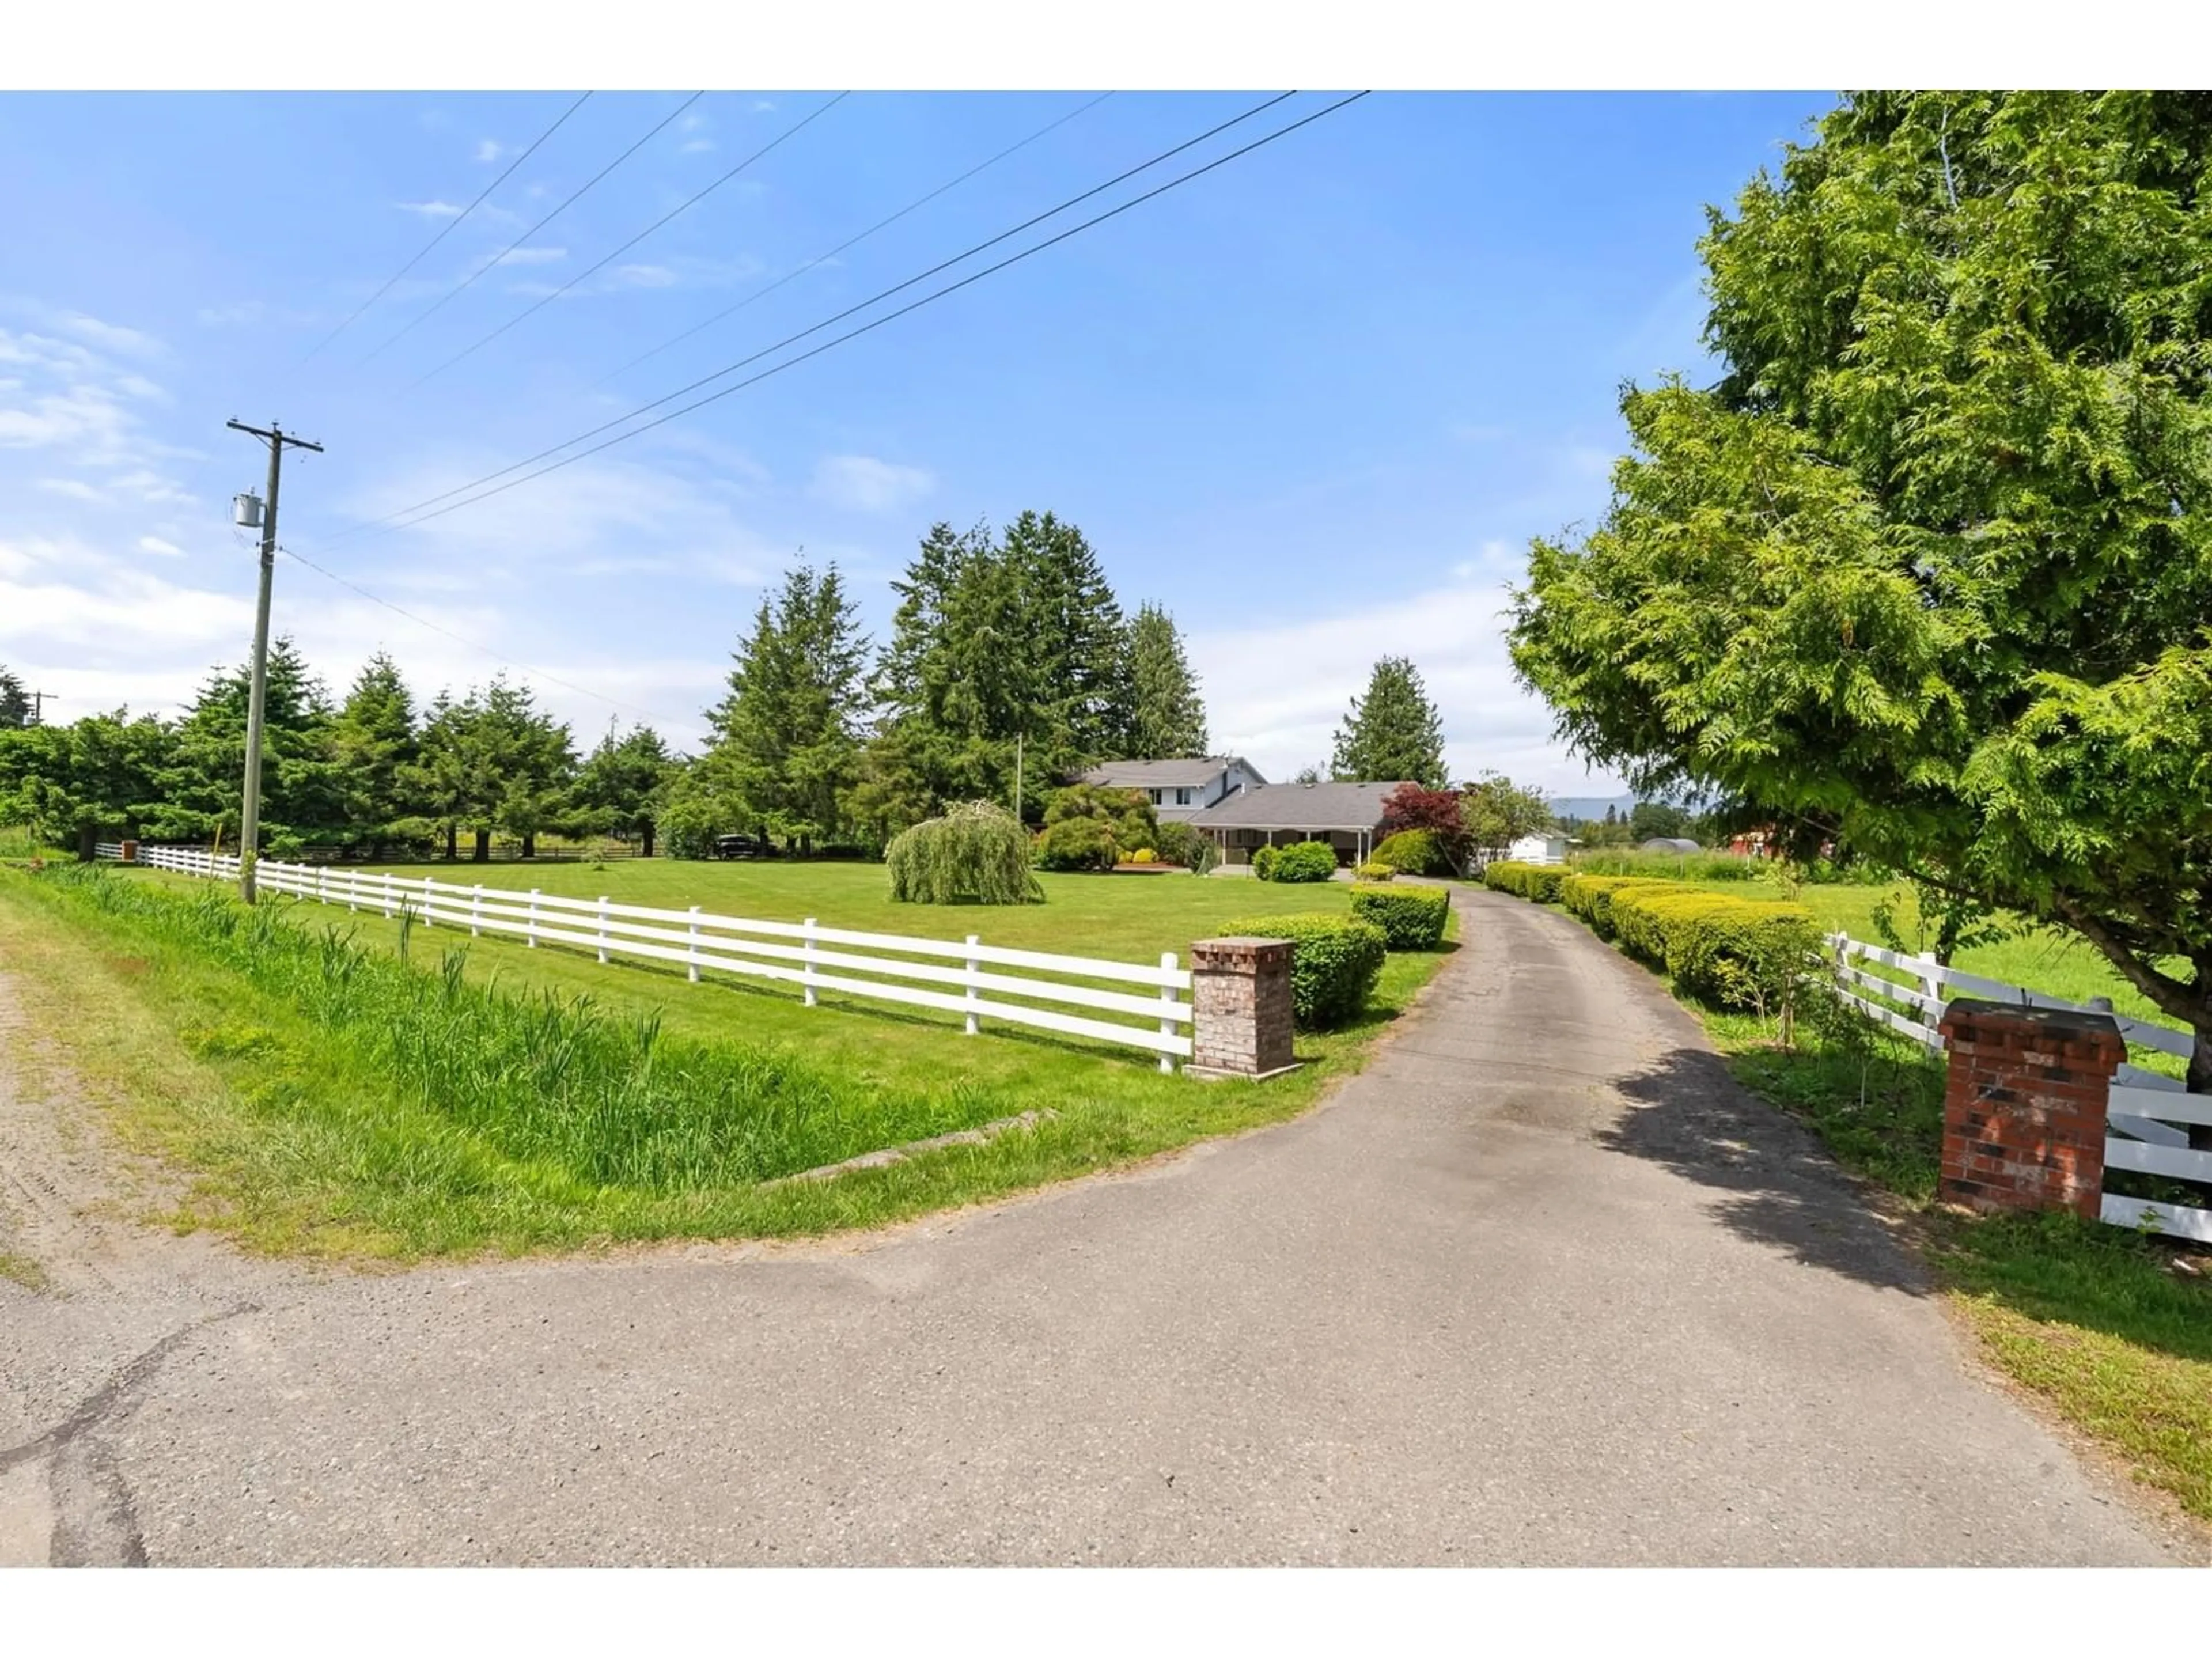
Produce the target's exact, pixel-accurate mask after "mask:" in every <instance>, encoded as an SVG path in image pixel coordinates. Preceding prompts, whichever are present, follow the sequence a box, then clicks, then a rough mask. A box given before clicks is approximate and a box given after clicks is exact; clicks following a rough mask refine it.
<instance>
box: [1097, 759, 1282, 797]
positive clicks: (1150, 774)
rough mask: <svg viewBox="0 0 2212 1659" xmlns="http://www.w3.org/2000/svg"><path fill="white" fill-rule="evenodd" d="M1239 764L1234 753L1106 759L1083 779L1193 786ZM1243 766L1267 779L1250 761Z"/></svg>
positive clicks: (1123, 785) (1127, 785)
mask: <svg viewBox="0 0 2212 1659" xmlns="http://www.w3.org/2000/svg"><path fill="white" fill-rule="evenodd" d="M1236 764H1237V757H1236V756H1234V755H1214V756H1210V757H1207V758H1206V759H1203V760H1115V761H1105V762H1103V763H1100V764H1099V765H1097V766H1094V767H1092V768H1091V769H1090V770H1089V771H1088V772H1085V774H1084V775H1083V781H1084V782H1085V783H1095V784H1103V785H1104V786H1106V787H1109V788H1114V789H1175V788H1193V787H1196V786H1198V785H1200V784H1205V783H1211V782H1212V781H1214V779H1216V778H1218V777H1219V776H1220V775H1221V774H1222V772H1223V770H1224V769H1226V768H1228V767H1231V766H1234V765H1236ZM1244 769H1245V770H1246V771H1248V772H1251V773H1252V775H1253V776H1254V777H1255V778H1256V779H1259V781H1261V782H1262V783H1265V782H1266V781H1267V780H1266V779H1265V778H1261V777H1260V775H1259V774H1258V773H1257V772H1256V771H1253V769H1252V764H1251V763H1250V762H1249V761H1247V762H1245V763H1244Z"/></svg>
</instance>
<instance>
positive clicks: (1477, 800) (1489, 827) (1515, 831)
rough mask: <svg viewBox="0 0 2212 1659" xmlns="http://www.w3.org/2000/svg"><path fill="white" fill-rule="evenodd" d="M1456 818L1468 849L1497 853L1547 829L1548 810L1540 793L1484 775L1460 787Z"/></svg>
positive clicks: (1492, 774)
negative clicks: (1463, 829)
mask: <svg viewBox="0 0 2212 1659" xmlns="http://www.w3.org/2000/svg"><path fill="white" fill-rule="evenodd" d="M1459 818H1460V823H1461V824H1462V826H1463V827H1464V828H1465V829H1466V830H1467V838H1468V843H1469V844H1470V845H1472V846H1474V847H1475V848H1479V849H1480V850H1481V851H1483V852H1485V853H1497V852H1502V851H1504V849H1505V848H1509V847H1510V846H1512V845H1513V843H1514V842H1516V841H1518V840H1520V839H1521V837H1522V836H1533V835H1536V834H1538V833H1540V832H1541V831H1543V830H1546V829H1550V828H1551V827H1552V806H1551V803H1550V802H1549V801H1547V799H1545V798H1544V793H1543V792H1542V791H1541V790H1540V789H1530V788H1526V787H1522V785H1520V784H1517V783H1516V782H1514V781H1513V780H1512V779H1510V778H1509V777H1507V776H1506V775H1504V773H1503V772H1496V771H1492V772H1485V773H1484V774H1483V775H1481V776H1480V777H1479V778H1474V779H1472V780H1470V781H1468V782H1466V783H1463V784H1462V785H1461V786H1460V791H1459Z"/></svg>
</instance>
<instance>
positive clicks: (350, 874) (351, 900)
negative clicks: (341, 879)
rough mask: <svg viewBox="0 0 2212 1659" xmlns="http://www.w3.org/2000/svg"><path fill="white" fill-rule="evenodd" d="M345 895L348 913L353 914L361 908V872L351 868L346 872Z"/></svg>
mask: <svg viewBox="0 0 2212 1659" xmlns="http://www.w3.org/2000/svg"><path fill="white" fill-rule="evenodd" d="M345 895H346V914H347V915H352V914H353V913H354V912H355V911H356V910H358V909H360V908H361V872H359V871H357V870H349V871H347V872H345Z"/></svg>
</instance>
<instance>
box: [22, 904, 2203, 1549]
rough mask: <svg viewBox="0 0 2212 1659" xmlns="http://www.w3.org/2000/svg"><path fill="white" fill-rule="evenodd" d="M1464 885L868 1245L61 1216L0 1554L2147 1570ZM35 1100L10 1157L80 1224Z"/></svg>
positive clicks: (1798, 1170) (1658, 1036) (1715, 1094)
mask: <svg viewBox="0 0 2212 1659" xmlns="http://www.w3.org/2000/svg"><path fill="white" fill-rule="evenodd" d="M1459 898H1460V902H1461V904H1462V920H1463V922H1464V926H1465V936H1466V939H1467V944H1466V946H1465V948H1464V949H1463V950H1462V951H1461V952H1460V953H1459V954H1458V956H1457V957H1455V960H1454V961H1453V963H1451V964H1450V965H1449V968H1448V969H1446V970H1445V972H1444V973H1443V975H1442V976H1441V977H1440V978H1439V980H1438V981H1437V983H1436V984H1435V986H1434V987H1432V988H1431V993H1430V994H1429V995H1428V997H1427V998H1426V999H1425V1001H1424V1003H1423V1006H1421V1008H1420V1009H1419V1012H1418V1013H1417V1014H1415V1015H1414V1016H1413V1017H1412V1018H1409V1019H1408V1020H1407V1024H1406V1026H1405V1028H1404V1029H1403V1030H1401V1033H1400V1035H1399V1036H1397V1037H1396V1038H1395V1041H1394V1042H1391V1043H1390V1044H1389V1047H1388V1048H1387V1049H1386V1051H1385V1052H1384V1053H1383V1054H1382V1056H1381V1057H1379V1058H1378V1060H1376V1064H1375V1065H1374V1066H1372V1067H1371V1068H1370V1070H1369V1071H1368V1072H1367V1073H1364V1075H1362V1076H1361V1077H1359V1078H1358V1079H1355V1080H1353V1081H1352V1083H1350V1084H1349V1085H1346V1086H1345V1087H1344V1088H1343V1089H1341V1090H1340V1091H1339V1092H1338V1094H1337V1095H1336V1096H1335V1097H1334V1101H1333V1102H1332V1103H1330V1104H1329V1105H1328V1106H1327V1107H1325V1108H1324V1109H1322V1110H1319V1111H1317V1112H1316V1113H1314V1114H1312V1115H1310V1116H1308V1117H1306V1118H1304V1119H1303V1120H1301V1121H1298V1122H1296V1123H1293V1124H1290V1125H1287V1126H1285V1127H1279V1128H1276V1129H1273V1130H1269V1131H1267V1132H1264V1133H1257V1134H1254V1135H1250V1136H1248V1137H1245V1138H1243V1139H1238V1140H1234V1141H1230V1142H1225V1143H1219V1144H1216V1145H1212V1146H1204V1147H1200V1148H1198V1149H1196V1150H1194V1151H1193V1152H1190V1153H1188V1155H1185V1156H1182V1157H1180V1158H1175V1159H1172V1160H1169V1161H1167V1162H1164V1163H1163V1164H1158V1165H1157V1166H1154V1167H1152V1168H1151V1169H1148V1170H1143V1171H1140V1172H1138V1173H1135V1174H1132V1175H1128V1176H1118V1177H1110V1178H1104V1179H1100V1180H1095V1181H1091V1182H1079V1183H1075V1184H1073V1185H1070V1186H1066V1187H1063V1188H1057V1189H1054V1190H1051V1191H1048V1192H1045V1193H1042V1194H1037V1195H1036V1196H1035V1197H1032V1198H1030V1199H1027V1200H1022V1201H1018V1202H1015V1203H1012V1204H1007V1205H1003V1206H996V1207H994V1208H992V1209H989V1210H986V1211H979V1212H973V1213H969V1214H966V1215H963V1216H960V1217H957V1218H948V1219H944V1220H940V1221H937V1222H933V1223H929V1224H926V1225H919V1226H915V1227H911V1228H907V1229H902V1230H900V1231H897V1232H896V1233H893V1234H890V1235H887V1236H884V1237H875V1238H871V1239H868V1240H865V1241H860V1242H858V1243H852V1242H848V1243H839V1244H828V1245H819V1246H808V1247H805V1248H799V1249H693V1250H689V1251H663V1252H655V1253H650V1254H638V1255H629V1256H626V1257H623V1258H618V1259H614V1260H599V1261H546V1262H536V1263H522V1264H500V1265H490V1266H483V1267H429V1268H425V1269H422V1270H420V1271H417V1272H413V1273H404V1274H398V1275H388V1276H382V1277H367V1276H356V1275H352V1274H345V1273H339V1274H323V1275H315V1274H310V1273H304V1272H301V1271H299V1270H296V1269H292V1268H286V1267H270V1266H266V1265H263V1264H256V1263H251V1262H246V1261H240V1260H239V1259H238V1258H236V1257H235V1256H234V1255H231V1254H230V1253H229V1252H228V1250H227V1249H224V1248H222V1247H221V1246H220V1245H217V1244H214V1243H206V1242H199V1241H189V1240H187V1241H179V1240H172V1239H167V1238H148V1237H144V1236H143V1235H139V1234H137V1233H135V1232H132V1231H131V1230H128V1229H127V1228H123V1227H120V1226H118V1225H115V1224H89V1225H94V1234H93V1235H92V1237H93V1243H91V1244H90V1245H88V1246H86V1247H84V1248H82V1249H76V1251H75V1252H74V1254H73V1255H72V1257H71V1265H70V1267H69V1269H68V1273H69V1276H70V1278H71V1279H72V1281H73V1282H72V1284H71V1285H70V1290H71V1293H70V1294H69V1295H67V1296H65V1297H58V1298H57V1297H32V1296H31V1295H29V1294H28V1293H27V1292H24V1291H19V1290H17V1289H16V1288H15V1286H13V1285H7V1284H5V1283H0V1329H4V1331H5V1332H6V1333H8V1335H7V1339H6V1346H5V1347H4V1348H0V1364H4V1366H5V1368H6V1372H7V1375H6V1383H7V1388H6V1389H5V1397H4V1399H0V1444H6V1445H12V1446H14V1447H15V1449H14V1450H13V1451H10V1452H7V1453H4V1454H0V1559H9V1557H10V1556H12V1557H13V1558H15V1559H24V1558H33V1559H46V1558H48V1557H51V1558H52V1559H56V1560H87V1561H100V1560H131V1559H145V1560H149V1561H152V1562H155V1563H170V1562H175V1563H191V1564H204V1563H219V1562H248V1563H260V1562H284V1563H293V1562H330V1563H356V1562H391V1561H409V1562H438V1563H445V1562H476V1561H494V1562H512V1563H524V1562H562V1563H579V1562H734V1563H747V1562H768V1563H781V1564H793V1563H810V1562H837V1563H860V1564H882V1563H905V1562H938V1563H942V1562H1008V1563H1015V1562H1021V1563H1066V1562H1094V1561H1095V1562H1113V1563H1125V1564H1166V1563H1220V1564H1231V1563H1270V1562H1292V1563H1331V1562H1344V1563H1366V1564H1383V1563H1439V1564H1486V1563H1512V1564H1571V1563H1620V1564H1686V1563H1705V1564H1724V1563H1726V1564H1742V1563H1803V1564H1821V1563H1900V1564H1901V1563H1957V1564H1972V1563H1990V1564H1996V1563H2005V1564H2019V1565H2029V1564H2060V1563H2112V1564H2124V1563H2151V1562H2156V1561H2160V1560H2162V1559H2176V1558H2175V1557H2174V1556H2173V1555H2172V1554H2171V1553H2169V1551H2170V1548H2171V1547H2170V1546H2168V1545H2166V1544H2165V1543H2162V1542H2161V1541H2160V1534H2159V1532H2158V1531H2157V1530H2156V1529H2155V1528H2154V1527H2153V1526H2151V1525H2150V1524H2149V1523H2148V1522H2145V1521H2143V1520H2142V1519H2141V1518H2140V1517H2139V1516H2137V1514H2136V1512H2135V1511H2134V1510H2133V1509H2132V1508H2130V1506H2129V1504H2127V1503H2126V1502H2124V1501H2123V1500H2122V1499H2121V1498H2119V1497H2118V1496H2117V1495H2116V1494H2115V1492H2113V1491H2112V1489H2111V1488H2110V1487H2109V1486H2106V1485H2105V1484H2103V1483H2102V1482H2101V1481H2100V1480H2099V1479H2096V1478H2093V1477H2092V1476H2090V1475H2089V1474H2086V1473H2085V1472H2084V1470H2083V1469H2082V1468H2081V1466H2080V1465H2079V1464H2078V1463H2077V1462H2076V1461H2075V1458H2074V1457H2073V1456H2072V1455H2070V1454H2069V1451H2068V1450H2067V1449H2065V1448H2064V1447H2063V1446H2062V1445H2061V1444H2060V1443H2059V1442H2058V1441H2057V1440H2056V1439H2055V1438H2054V1437H2052V1435H2051V1433H2049V1432H2047V1431H2045V1429H2044V1428H2042V1427H2041V1426H2039V1425H2038V1424H2037V1423H2036V1422H2035V1421H2034V1420H2033V1419H2031V1418H2030V1417H2029V1416H2028V1415H2027V1414H2026V1413H2024V1412H2023V1411H2022V1410H2021V1409H2020V1408H2019V1407H2017V1406H2015V1404H2013V1403H2012V1402H2011V1401H2009V1400H2008V1398H2007V1397H2006V1396H2004V1395H2002V1393H2000V1392H1999V1391H1998V1390H1997V1389H1996V1388H1995V1387H1994V1386H1993V1385H1992V1384H1990V1383H1988V1382H1986V1381H1984V1380H1983V1378H1982V1377H1981V1376H1980V1375H1979V1374H1978V1372H1977V1370H1975V1368H1974V1366H1973V1364H1972V1361H1971V1360H1970V1359H1969V1358H1967V1357H1966V1355H1965V1354H1964V1352H1962V1349H1961V1346H1960V1342H1959V1340H1958V1339H1957V1338H1955V1337H1954V1334H1953V1332H1952V1330H1951V1328H1950V1327H1949V1325H1948V1322H1947V1321H1946V1319H1945V1318H1944V1316H1943V1315H1942V1312H1941V1311H1940V1310H1939V1308H1938V1306H1937V1304H1936V1302H1935V1301H1934V1300H1933V1299H1931V1298H1930V1297H1929V1294H1928V1287H1927V1286H1926V1285H1924V1284H1923V1282H1922V1280H1921V1279H1920V1278H1919V1276H1918V1275H1917V1273H1915V1272H1914V1270H1913V1269H1912V1268H1911V1266H1910V1265H1909V1263H1908V1261H1907V1260H1906V1258H1905V1256H1904V1255H1903V1254H1902V1253H1901V1252H1900V1251H1899V1249H1897V1248H1896V1247H1895V1246H1893V1244H1892V1243H1890V1241H1889V1239H1888V1238H1887V1236H1886V1234H1885V1232H1884V1231H1883V1229H1882V1227H1881V1225H1880V1224H1879V1223H1878V1222H1876V1221H1875V1220H1874V1219H1872V1218H1870V1217H1869V1215H1868V1213H1867V1212H1865V1210H1864V1209H1863V1206H1861V1205H1860V1204H1859V1203H1858V1202H1857V1200H1855V1199H1854V1197H1853V1195H1852V1194H1851V1192H1850V1188H1848V1187H1847V1186H1846V1185H1845V1184H1844V1182H1843V1181H1842V1180H1841V1178H1840V1177H1839V1176H1838V1175H1837V1174H1836V1173H1835V1171H1834V1170H1833V1168H1832V1166H1831V1165H1830V1164H1827V1163H1826V1160H1825V1159H1824V1158H1822V1157H1821V1156H1820V1154H1819V1153H1818V1152H1816V1151H1815V1150H1814V1147H1813V1146H1812V1145H1811V1144H1810V1142H1809V1141H1808V1139H1806V1138H1805V1137H1804V1136H1803V1135H1802V1134H1801V1133H1798V1132H1797V1131H1796V1130H1795V1129H1794V1128H1793V1127H1791V1126H1790V1125H1789V1124H1788V1123H1787V1122H1786V1121H1784V1120H1782V1119H1780V1118H1779V1117H1778V1116H1777V1115H1775V1114H1773V1113H1771V1112H1769V1111H1766V1110H1765V1109H1760V1108H1759V1107H1757V1106H1755V1105H1753V1104H1751V1103H1747V1102H1746V1101H1745V1100H1744V1099H1743V1098H1742V1097H1740V1096H1739V1095H1738V1094H1736V1093H1735V1091H1734V1090H1733V1089H1732V1087H1731V1086H1730V1085H1729V1084H1728V1082H1727V1080H1726V1079H1725V1077H1724V1075H1723V1074H1722V1073H1720V1072H1719V1070H1718V1068H1717V1065H1716V1063H1715V1062H1714V1061H1713V1060H1711V1057H1710V1056H1709V1055H1708V1054H1706V1053H1705V1050H1704V1049H1703V1048H1702V1047H1701V1046H1700V1045H1699V1041H1698V1037H1697V1034H1696V1032H1695V1030H1694V1028H1693V1027H1692V1024H1690V1022H1689V1021H1688V1020H1687V1019H1686V1018H1685V1017H1684V1016H1683V1015H1681V1014H1680V1012H1679V1011H1678V1010H1676V1009H1675V1008H1674V1006H1673V1005H1672V1004H1671V1003H1670V1002H1668V1000H1666V998H1665V997H1664V996H1662V994H1659V993H1658V992H1657V991H1656V989H1655V988H1654V987H1653V986H1652V984H1651V983H1650V981H1649V980H1648V978H1647V977H1646V976H1645V975H1643V974H1642V973H1641V972H1640V970H1638V969H1635V968H1633V967H1632V966H1631V965H1629V964H1628V963H1625V962H1623V961H1622V960H1621V959H1620V958H1619V957H1616V956H1614V955H1613V953H1612V952H1611V951H1608V950H1607V949H1606V948H1605V947H1603V946H1602V945H1599V944H1597V943H1596V942H1595V940H1593V939H1590V938H1589V937H1588V936H1587V935H1586V934H1584V933H1582V932H1581V930H1579V929H1578V928H1576V927H1573V926H1572V925H1571V924H1569V923H1567V922H1565V921H1563V920H1562V919H1560V918H1559V917H1557V916H1553V915H1548V914H1545V913H1542V912H1540V911H1537V910H1535V909H1534V908H1532V907H1529V906H1528V905H1525V904H1522V903H1521V902H1518V901H1515V900H1510V899H1504V898H1500V897H1498V896H1494V895H1490V894H1486V893H1481V892H1473V893H1465V892H1463V893H1462V894H1461V895H1460V896H1459ZM1219 1086H1224V1087H1226V1086H1231V1085H1219ZM53 1116H54V1115H53V1113H52V1110H51V1109H49V1108H48V1107H47V1106H46V1105H44V1104H42V1103H40V1102H37V1101H33V1100H27V1099H26V1098H24V1097H23V1092H22V1091H21V1090H20V1089H19V1090H18V1091H16V1094H15V1097H14V1098H13V1101H12V1104H10V1106H9V1109H8V1110H7V1111H6V1112H5V1113H4V1114H0V1128H4V1129H5V1130H6V1132H7V1133H9V1135H10V1136H12V1137H13V1139H14V1141H15V1151H14V1152H12V1153H7V1152H5V1149H4V1147H0V1158H12V1159H13V1161H14V1165H15V1167H17V1168H19V1169H20V1168H23V1167H29V1166H30V1165H31V1164H35V1165H36V1167H37V1168H39V1169H40V1170H55V1169H58V1170H61V1171H62V1173H61V1175H60V1176H52V1177H48V1176H40V1181H39V1182H31V1183H28V1184H27V1183H25V1182H21V1181H19V1182H17V1185H16V1188H15V1192H14V1193H13V1194H12V1197H13V1199H14V1201H15V1204H16V1205H17V1206H19V1207H21V1206H28V1208H29V1211H30V1214H31V1221H30V1223H29V1225H32V1226H33V1230H34V1231H35V1230H36V1229H38V1228H40V1227H43V1228H45V1229H46V1230H47V1232H48V1233H49V1234H50V1235H52V1234H54V1233H55V1232H56V1231H57V1230H59V1229H63V1228H75V1229H76V1230H78V1232H79V1234H80V1236H82V1233H83V1230H84V1229H85V1228H86V1226H87V1225H88V1224H87V1223H86V1222H85V1221H84V1220H83V1219H82V1218H79V1217H76V1216H75V1215H74V1214H73V1213H72V1211H73V1208H74V1206H73V1203H72V1199H73V1196H74V1195H73V1194H71V1193H70V1190H69V1185H70V1181H71V1180H72V1179H76V1178H78V1177H79V1176H83V1174H84V1170H86V1169H87V1168H88V1165H85V1164H82V1163H77V1164H72V1163H70V1155H68V1149H67V1147H66V1146H61V1143H60V1142H58V1140H57V1139H56V1137H57V1135H58V1133H59V1131H58V1129H57V1128H56V1127H55V1125H54V1122H53V1121H52V1120H53ZM41 1137H43V1138H44V1139H41ZM56 1146H61V1154H57V1153H56V1152H55V1150H54V1149H55V1147H56ZM56 1156H61V1162H60V1163H58V1164H56V1163H55V1162H53V1159H54V1158H55V1157H56ZM40 1159H44V1160H46V1161H45V1162H43V1163H40V1162H39V1161H38V1160H40ZM71 1171H75V1172H76V1173H75V1174H74V1175H73V1174H72V1173H71ZM41 1183H43V1184H41Z"/></svg>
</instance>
